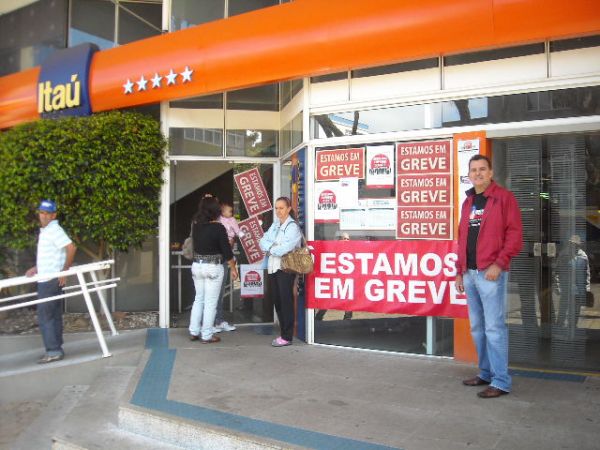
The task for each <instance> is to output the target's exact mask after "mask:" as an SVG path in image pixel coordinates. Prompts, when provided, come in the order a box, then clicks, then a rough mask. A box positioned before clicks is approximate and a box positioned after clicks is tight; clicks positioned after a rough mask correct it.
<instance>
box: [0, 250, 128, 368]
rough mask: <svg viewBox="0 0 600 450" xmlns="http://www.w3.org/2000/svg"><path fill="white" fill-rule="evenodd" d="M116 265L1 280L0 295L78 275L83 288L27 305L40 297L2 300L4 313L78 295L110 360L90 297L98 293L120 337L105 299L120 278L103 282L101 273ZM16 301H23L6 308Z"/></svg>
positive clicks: (98, 264) (106, 263)
mask: <svg viewBox="0 0 600 450" xmlns="http://www.w3.org/2000/svg"><path fill="white" fill-rule="evenodd" d="M113 264H114V261H113V260H108V261H99V262H95V263H90V264H82V265H80V266H73V267H71V268H70V269H69V270H64V271H62V272H56V273H50V274H43V275H34V276H32V277H26V276H22V277H14V278H8V279H6V280H0V293H2V291H3V290H4V289H6V288H10V287H14V286H22V285H26V284H31V283H37V282H38V281H45V280H48V279H54V278H59V277H67V276H70V275H76V276H77V280H78V281H79V284H75V285H72V286H67V287H65V288H64V289H63V290H64V293H63V294H61V295H55V296H53V297H47V298H43V299H37V300H29V301H24V300H26V299H28V298H31V297H37V293H35V292H33V293H31V294H21V295H14V296H12V297H5V298H0V312H1V311H8V310H10V309H17V308H24V307H26V306H31V305H37V304H38V303H46V302H51V301H54V300H60V299H63V298H69V297H75V296H77V295H83V298H84V300H85V304H86V306H87V309H88V312H89V314H90V318H91V319H92V324H93V326H94V330H95V331H96V336H97V337H98V342H99V343H100V348H101V349H102V356H103V357H105V358H106V357H108V356H111V354H110V352H109V351H108V347H107V346H106V340H105V339H104V335H103V334H102V328H100V322H99V321H98V316H97V314H96V309H95V308H94V303H93V302H92V297H91V296H90V292H96V294H97V295H98V299H99V300H100V306H101V307H102V312H103V313H104V316H105V317H106V321H107V322H108V325H109V326H110V330H111V333H112V335H113V336H116V335H117V334H119V333H118V332H117V329H116V328H115V324H114V323H113V320H112V316H111V314H110V310H109V309H108V306H107V305H106V298H105V296H104V292H103V291H104V290H106V289H112V288H114V287H116V286H117V283H116V282H117V281H119V280H120V278H111V279H107V280H99V279H98V275H97V272H98V271H101V270H106V269H109V268H110V266H112V265H113ZM86 273H89V274H90V277H91V278H92V281H89V282H88V281H86V279H85V276H84V275H85V274H86ZM15 300H20V301H19V302H18V303H13V304H9V305H6V303H9V302H14V301H15Z"/></svg>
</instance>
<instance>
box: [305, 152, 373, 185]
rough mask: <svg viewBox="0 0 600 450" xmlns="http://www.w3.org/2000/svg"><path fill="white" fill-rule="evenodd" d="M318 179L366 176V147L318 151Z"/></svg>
mask: <svg viewBox="0 0 600 450" xmlns="http://www.w3.org/2000/svg"><path fill="white" fill-rule="evenodd" d="M316 166H317V171H316V180H317V181H327V180H339V179H340V178H364V177H365V149H364V148H362V147H361V148H341V149H336V150H318V151H317V152H316Z"/></svg>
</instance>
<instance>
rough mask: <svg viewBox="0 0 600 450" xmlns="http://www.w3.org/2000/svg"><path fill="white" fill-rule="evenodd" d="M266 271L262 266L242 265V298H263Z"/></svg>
mask: <svg viewBox="0 0 600 450" xmlns="http://www.w3.org/2000/svg"><path fill="white" fill-rule="evenodd" d="M264 274H265V271H264V269H262V268H261V267H260V266H256V265H251V264H240V285H241V287H240V288H241V291H240V296H241V297H242V298H262V297H263V296H264V292H265V291H264V289H265V279H264Z"/></svg>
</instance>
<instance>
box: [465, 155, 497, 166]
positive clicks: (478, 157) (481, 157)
mask: <svg viewBox="0 0 600 450" xmlns="http://www.w3.org/2000/svg"><path fill="white" fill-rule="evenodd" d="M481 160H484V161H487V163H488V167H489V168H490V170H491V169H492V161H491V160H490V158H488V157H487V156H485V155H479V154H478V155H473V156H471V159H470V160H469V170H471V161H481Z"/></svg>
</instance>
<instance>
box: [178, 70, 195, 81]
mask: <svg viewBox="0 0 600 450" xmlns="http://www.w3.org/2000/svg"><path fill="white" fill-rule="evenodd" d="M193 73H194V71H193V70H192V69H190V68H189V67H188V66H185V70H184V71H183V72H181V78H182V81H183V82H184V83H185V82H187V81H192V74H193Z"/></svg>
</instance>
